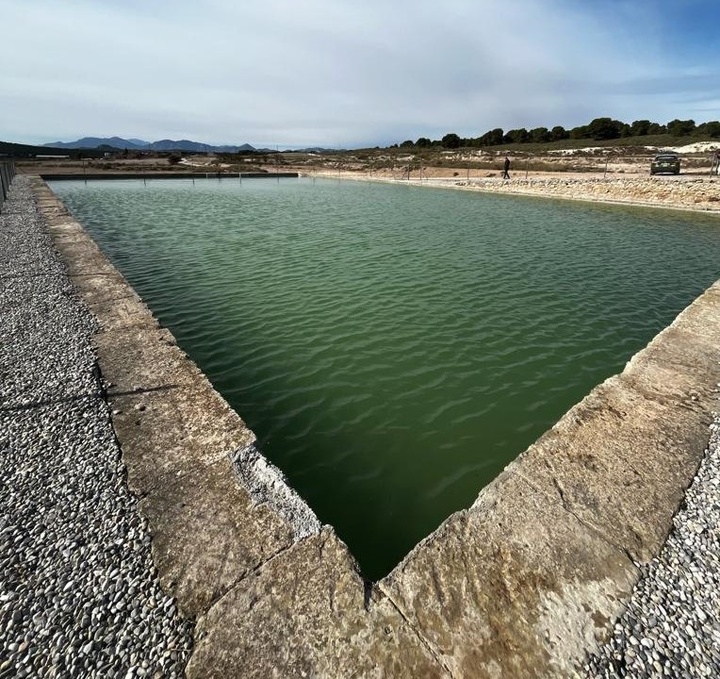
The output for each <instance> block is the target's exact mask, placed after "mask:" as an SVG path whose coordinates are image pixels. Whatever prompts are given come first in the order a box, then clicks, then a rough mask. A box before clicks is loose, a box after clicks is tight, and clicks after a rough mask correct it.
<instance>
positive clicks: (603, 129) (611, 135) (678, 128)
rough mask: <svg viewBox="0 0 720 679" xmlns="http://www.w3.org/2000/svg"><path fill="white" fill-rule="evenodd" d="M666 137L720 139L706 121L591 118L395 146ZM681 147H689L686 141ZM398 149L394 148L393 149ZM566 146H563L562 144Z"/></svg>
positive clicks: (718, 128) (716, 126)
mask: <svg viewBox="0 0 720 679" xmlns="http://www.w3.org/2000/svg"><path fill="white" fill-rule="evenodd" d="M665 135H667V136H670V137H675V138H678V137H679V138H687V137H697V138H702V139H720V122H718V121H716V120H715V121H710V122H706V123H701V124H700V125H697V124H696V123H695V121H694V120H671V121H670V122H669V123H667V124H665V125H661V124H660V123H654V122H651V121H650V120H635V121H634V122H632V123H629V124H628V123H623V122H621V121H619V120H613V119H612V118H595V119H594V120H592V121H591V122H590V123H588V124H587V125H580V126H579V127H574V128H572V129H570V130H566V129H565V128H564V127H562V126H561V125H556V126H555V127H553V128H552V129H548V128H547V127H536V128H534V129H532V130H527V129H525V128H524V127H523V128H519V129H517V130H508V131H507V132H504V131H503V130H502V129H501V128H496V129H494V130H489V131H488V132H485V134H483V135H481V136H479V137H471V138H465V139H463V138H461V137H460V136H459V135H457V134H455V133H454V132H449V133H448V134H446V135H445V136H444V137H443V138H442V139H440V140H435V141H432V140H430V139H428V138H427V137H420V138H419V139H418V140H417V141H412V140H410V139H408V140H406V141H404V142H402V143H401V144H399V148H406V149H409V148H428V147H437V146H440V147H442V148H445V149H457V148H481V147H488V146H500V145H508V144H547V143H550V142H567V141H575V140H582V141H583V142H585V145H586V143H587V141H588V140H590V141H593V142H607V141H612V140H617V139H621V140H623V141H624V142H625V143H626V144H627V145H633V146H634V145H639V144H648V145H649V144H651V142H649V141H648V140H647V138H648V137H657V136H665ZM685 143H689V140H687V139H686V141H685ZM395 146H396V147H397V146H398V145H397V144H396V145H395ZM563 146H567V144H563Z"/></svg>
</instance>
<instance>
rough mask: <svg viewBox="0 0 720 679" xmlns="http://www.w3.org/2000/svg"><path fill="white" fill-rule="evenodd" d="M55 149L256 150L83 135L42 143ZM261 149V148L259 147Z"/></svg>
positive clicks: (186, 141) (191, 151) (246, 147)
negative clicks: (72, 138)
mask: <svg viewBox="0 0 720 679" xmlns="http://www.w3.org/2000/svg"><path fill="white" fill-rule="evenodd" d="M44 146H50V147H52V148H56V149H99V148H105V149H107V148H113V149H118V150H119V151H123V150H124V149H128V151H185V152H187V153H238V152H241V151H250V152H252V151H257V150H259V149H256V148H254V147H252V146H250V144H242V145H240V146H231V145H227V146H213V145H211V144H202V143H200V142H197V141H190V140H189V139H180V140H177V141H176V140H173V139H161V140H160V141H152V142H150V141H143V140H142V139H123V138H122V137H83V138H82V139H78V140H77V141H56V142H52V143H50V144H44ZM260 150H263V149H260Z"/></svg>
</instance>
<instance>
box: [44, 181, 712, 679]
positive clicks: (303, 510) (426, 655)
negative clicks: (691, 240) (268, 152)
mask: <svg viewBox="0 0 720 679" xmlns="http://www.w3.org/2000/svg"><path fill="white" fill-rule="evenodd" d="M34 186H35V192H36V196H37V201H38V204H39V207H40V209H41V211H42V213H43V214H44V215H45V217H46V219H47V223H48V229H49V231H50V233H51V234H52V236H53V238H54V240H55V244H56V246H57V248H58V250H59V251H60V253H61V255H62V256H63V258H64V260H65V262H66V263H67V267H68V271H69V274H70V277H71V279H72V280H73V282H74V284H75V285H76V287H77V290H78V292H79V294H80V296H81V297H82V299H84V301H85V303H86V304H87V305H88V306H89V307H90V309H91V310H92V311H93V312H94V313H95V314H96V316H97V317H98V320H99V324H100V328H101V329H100V331H99V332H98V334H97V335H96V336H95V338H94V344H95V347H96V349H97V355H98V364H99V368H100V370H101V372H102V376H103V378H104V380H105V381H106V383H107V398H108V401H109V402H110V404H111V406H112V410H113V424H114V427H115V430H116V432H117V436H118V439H119V441H120V443H121V446H122V450H123V456H124V460H125V464H126V466H127V471H128V482H129V484H130V486H131V488H132V490H133V491H134V492H135V493H136V494H137V495H138V496H139V497H140V498H141V499H140V509H141V511H143V512H144V513H145V515H146V516H147V518H148V521H149V524H150V527H151V530H152V533H153V554H154V557H155V561H156V564H157V566H158V569H159V571H160V573H161V578H162V582H163V584H164V586H165V587H166V588H167V589H168V590H169V591H171V592H172V593H173V594H174V595H175V596H176V597H177V599H178V602H179V605H180V607H181V610H182V611H184V612H185V613H186V614H188V615H192V616H194V617H195V618H196V620H197V624H196V636H195V650H194V653H193V656H192V658H191V660H190V663H189V665H188V667H187V675H188V676H189V677H218V678H219V677H244V678H247V677H263V678H265V677H296V676H297V677H299V676H316V677H353V676H356V677H408V678H409V677H455V678H460V677H530V676H543V677H565V676H568V675H570V674H571V673H572V670H573V668H574V667H576V666H577V665H578V664H580V663H581V662H582V659H583V657H584V654H585V652H586V651H587V650H592V648H593V647H594V646H595V644H597V643H598V641H602V640H604V639H605V638H606V637H607V635H608V634H609V632H610V630H611V629H612V625H613V622H614V620H615V618H616V617H617V615H618V614H619V612H620V611H621V610H622V608H623V605H624V602H625V601H626V599H627V597H628V596H629V594H630V592H631V590H632V587H633V585H634V583H635V582H636V580H637V578H638V575H639V568H638V567H639V566H640V565H641V564H643V563H645V562H647V561H648V560H649V559H651V558H652V557H653V556H654V555H655V554H657V553H658V551H659V550H660V547H661V546H662V544H663V541H664V540H665V538H666V536H667V534H668V532H669V529H670V526H671V518H672V515H673V513H674V512H675V511H676V509H677V507H678V506H679V503H680V502H681V501H682V498H683V494H684V490H685V488H686V487H687V486H688V484H689V483H690V481H691V480H692V477H693V475H694V473H695V471H696V469H697V467H698V464H699V462H700V460H701V458H702V455H703V452H704V449H705V446H706V444H707V441H708V438H709V430H708V425H709V424H710V422H711V420H712V417H711V411H712V409H713V408H714V407H715V404H716V400H715V399H716V395H715V389H716V385H717V384H718V382H719V381H720V363H719V362H718V354H717V348H716V346H717V338H718V336H720V284H716V285H714V286H712V287H711V288H710V289H709V290H707V291H706V292H705V293H704V294H703V295H701V296H700V297H699V298H698V299H697V300H695V302H693V304H692V305H690V306H689V307H688V308H687V309H686V310H685V311H683V312H682V313H681V314H680V315H679V316H678V318H677V319H676V320H675V321H674V322H673V323H672V325H671V326H670V327H668V328H667V329H665V330H664V331H663V332H661V333H660V334H659V335H658V336H657V337H656V338H655V339H654V340H653V341H652V342H651V343H650V344H649V345H648V347H647V348H645V349H644V350H643V351H641V352H639V353H638V354H637V355H635V356H634V357H633V358H632V360H631V361H630V362H629V363H628V365H627V366H626V368H625V370H624V371H623V373H622V374H620V375H617V376H614V377H612V378H610V379H608V380H606V381H605V382H604V383H603V384H601V385H599V386H598V387H596V388H595V389H594V390H593V391H592V392H591V393H590V394H589V395H588V396H587V397H586V398H585V399H583V401H581V402H580V403H579V404H577V405H576V406H575V407H573V408H572V409H571V410H570V411H569V412H568V413H567V414H566V415H565V416H564V417H563V418H562V419H561V420H560V421H559V422H558V423H557V424H556V425H555V426H554V427H553V428H552V429H551V430H550V431H548V432H547V433H546V434H545V435H543V436H542V437H541V438H540V439H539V440H538V441H537V442H536V443H534V444H533V445H532V446H530V448H529V449H528V450H527V451H526V452H525V453H523V454H522V455H521V456H520V457H519V458H518V459H517V460H516V461H515V462H513V463H512V464H510V465H509V466H508V467H507V468H506V470H505V471H504V472H503V474H501V476H500V477H499V478H497V479H496V480H495V481H494V482H493V483H491V484H490V485H489V486H488V487H486V488H485V489H483V490H482V491H481V492H480V494H479V496H478V498H477V500H476V501H475V503H474V504H473V505H472V506H471V507H469V508H467V509H465V510H463V511H460V512H457V513H456V514H453V515H452V516H450V517H449V518H448V519H447V520H446V521H445V522H444V523H443V524H442V525H441V526H440V527H439V528H438V529H437V530H436V531H435V532H434V533H433V534H432V535H430V536H428V537H427V538H426V539H425V540H423V541H422V542H421V543H420V544H419V545H417V546H416V547H415V548H414V549H413V550H412V552H411V553H410V554H408V556H407V557H406V558H405V559H404V560H403V561H402V563H400V564H399V565H398V566H397V567H396V568H395V569H394V570H393V572H392V573H390V574H389V575H388V576H387V577H386V578H385V579H383V580H382V581H380V582H378V583H369V582H366V581H365V580H364V579H363V577H362V576H361V574H360V573H359V571H358V568H357V564H356V562H355V560H354V559H353V557H352V555H351V554H350V553H349V551H348V549H347V547H346V546H345V545H344V544H343V543H342V541H341V540H340V539H339V538H338V537H337V535H336V534H335V532H334V530H333V528H332V527H331V526H321V525H320V524H319V522H318V521H317V519H316V517H315V515H314V514H313V512H312V510H311V509H310V508H309V507H307V505H305V503H304V502H303V501H302V500H301V499H300V498H299V497H298V496H297V494H296V493H294V491H293V490H292V489H290V488H289V487H288V486H287V484H286V483H285V482H284V480H283V477H282V474H281V473H280V472H279V471H278V470H277V469H275V468H274V467H273V466H272V465H270V464H269V463H268V462H267V461H266V460H265V459H264V458H263V457H262V456H261V455H260V453H259V452H258V451H257V450H256V449H255V446H254V442H255V437H254V435H253V434H252V432H250V431H249V430H248V429H247V427H246V426H245V424H244V423H243V422H242V420H241V419H240V417H239V416H238V415H237V414H236V413H234V412H233V411H232V410H231V409H230V407H229V406H228V405H227V404H226V403H225V401H224V400H223V399H222V398H221V397H220V396H219V395H218V394H217V393H216V392H215V391H214V390H213V388H212V386H211V385H210V384H209V382H208V381H207V379H206V378H205V376H204V375H203V374H202V373H201V372H200V371H199V370H198V369H197V367H196V366H195V365H194V364H193V363H192V361H191V360H190V359H189V358H188V357H187V356H186V355H185V354H184V353H183V352H182V350H180V349H179V348H178V346H177V345H176V343H175V340H174V338H173V337H172V335H171V334H170V333H169V332H168V331H167V330H166V329H163V328H161V327H159V326H158V323H157V321H156V320H155V318H154V317H153V316H152V314H151V313H150V311H149V310H148V309H147V308H146V307H145V305H144V304H143V302H142V300H141V299H140V298H139V297H138V296H137V294H136V293H135V292H134V291H133V290H132V288H131V287H130V286H129V285H128V284H127V283H126V281H125V280H124V279H123V277H122V276H121V275H120V274H119V273H118V272H117V271H116V270H115V269H114V268H113V266H112V265H111V264H110V263H109V262H108V260H107V259H106V258H105V257H104V256H103V254H102V253H101V252H100V251H99V249H98V248H97V246H96V244H95V243H94V242H93V240H92V239H91V238H90V237H89V236H88V234H87V233H86V232H85V231H84V230H83V228H82V227H81V226H80V224H78V223H77V222H76V221H75V220H74V219H72V218H71V217H70V216H69V215H68V214H67V212H66V210H65V208H64V206H63V205H62V203H61V202H60V201H59V200H58V199H57V198H56V197H55V196H54V194H52V192H51V191H50V190H49V189H48V187H47V186H46V185H45V184H44V182H42V181H41V180H40V179H37V180H35V183H34Z"/></svg>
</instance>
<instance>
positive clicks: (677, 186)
mask: <svg viewBox="0 0 720 679" xmlns="http://www.w3.org/2000/svg"><path fill="white" fill-rule="evenodd" d="M429 183H432V184H437V183H439V182H436V181H433V180H430V182H429ZM452 184H453V185H454V186H456V187H459V188H466V189H471V190H480V191H490V192H493V193H512V194H524V195H533V196H543V197H549V198H567V199H573V200H587V201H596V202H604V203H628V204H633V205H644V206H648V207H665V208H674V209H681V210H700V211H703V212H717V213H719V214H720V179H718V178H716V177H693V178H685V177H644V178H622V179H615V178H613V179H602V178H592V179H590V178H588V179H577V178H572V179H571V178H567V179H565V178H556V177H552V178H529V179H514V178H513V179H511V180H509V181H503V180H501V179H497V178H488V179H470V180H469V181H457V180H455V181H453V182H452Z"/></svg>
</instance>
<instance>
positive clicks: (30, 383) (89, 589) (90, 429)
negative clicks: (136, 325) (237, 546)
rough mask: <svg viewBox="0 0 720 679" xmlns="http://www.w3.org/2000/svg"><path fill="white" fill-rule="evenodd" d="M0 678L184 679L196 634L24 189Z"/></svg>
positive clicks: (3, 290)
mask: <svg viewBox="0 0 720 679" xmlns="http://www.w3.org/2000/svg"><path fill="white" fill-rule="evenodd" d="M0 318H1V319H2V323H0V679H5V677H103V678H106V677H108V678H109V677H123V678H124V677H128V678H129V677H143V676H147V677H163V678H165V677H179V676H182V674H183V668H184V666H185V663H186V661H187V658H188V656H189V652H190V647H191V642H192V624H191V623H190V622H188V621H184V620H182V619H181V618H180V617H179V615H178V612H177V610H176V606H175V602H174V600H173V599H172V598H169V597H168V596H167V595H166V594H165V593H164V592H163V591H162V589H161V588H160V586H159V583H158V581H157V574H156V571H155V568H154V565H153V562H152V558H151V553H150V535H149V533H148V529H147V525H146V523H145V521H144V520H143V519H142V518H141V517H140V516H139V515H138V513H137V511H136V501H135V498H134V497H133V496H132V495H131V494H130V492H129V491H128V488H127V485H126V483H125V481H124V469H123V465H122V463H121V459H120V452H119V449H118V446H117V443H116V441H115V437H114V434H113V431H112V427H111V425H110V420H109V412H108V408H107V405H106V403H105V401H104V399H103V395H102V391H101V389H100V385H99V381H98V377H97V373H96V366H95V357H94V354H93V351H92V349H91V346H90V336H91V334H92V332H93V330H94V321H93V318H92V317H91V316H90V314H89V313H88V312H87V310H86V309H85V308H84V307H83V306H82V305H81V303H80V302H79V301H78V300H77V299H76V298H75V296H74V293H73V290H72V287H71V285H70V283H69V281H68V279H67V277H66V275H65V272H64V269H63V266H62V264H61V263H60V262H59V261H58V258H57V256H56V254H55V251H54V249H53V247H52V244H51V241H50V238H49V236H48V235H47V234H46V233H45V231H44V229H43V225H42V222H41V220H40V217H39V216H38V213H37V211H36V208H35V205H34V202H33V198H32V193H31V191H30V185H29V182H28V180H27V179H26V178H25V177H20V176H18V177H16V178H15V180H14V182H13V186H12V190H11V197H10V199H9V200H8V202H7V203H5V205H3V207H2V211H1V212H0Z"/></svg>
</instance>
